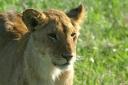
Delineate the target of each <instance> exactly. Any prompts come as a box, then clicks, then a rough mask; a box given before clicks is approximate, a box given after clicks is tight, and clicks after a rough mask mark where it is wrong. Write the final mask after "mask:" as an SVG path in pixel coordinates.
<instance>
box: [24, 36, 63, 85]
mask: <svg viewBox="0 0 128 85" xmlns="http://www.w3.org/2000/svg"><path fill="white" fill-rule="evenodd" d="M24 60H25V77H26V79H27V81H28V83H29V84H30V85H38V84H39V85H40V84H43V85H54V84H53V82H54V81H55V79H56V78H57V77H58V76H59V74H60V73H61V70H60V69H58V68H56V67H54V66H53V65H52V63H51V61H50V58H49V57H48V56H47V55H41V53H39V52H38V51H37V50H36V49H35V47H34V43H33V39H31V38H30V40H29V41H28V45H27V47H26V51H25V53H24Z"/></svg>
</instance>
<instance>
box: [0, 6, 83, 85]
mask: <svg viewBox="0 0 128 85" xmlns="http://www.w3.org/2000/svg"><path fill="white" fill-rule="evenodd" d="M76 9H77V10H76ZM73 10H74V11H75V12H73ZM73 10H72V11H70V13H67V14H66V13H64V12H63V11H58V10H49V11H45V12H39V11H37V10H34V9H27V10H25V11H24V12H23V13H20V14H18V13H16V12H6V13H0V85H73V76H74V69H73V63H74V61H75V58H76V57H75V56H76V43H77V38H78V35H79V24H80V21H81V20H82V17H83V13H84V11H82V10H83V7H82V6H79V7H78V8H75V9H73ZM79 10H81V11H79ZM71 12H73V13H76V14H75V15H73V16H72V15H71Z"/></svg>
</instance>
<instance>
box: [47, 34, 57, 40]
mask: <svg viewBox="0 0 128 85" xmlns="http://www.w3.org/2000/svg"><path fill="white" fill-rule="evenodd" d="M48 37H49V38H50V39H52V40H57V37H56V34H55V33H49V34H48Z"/></svg>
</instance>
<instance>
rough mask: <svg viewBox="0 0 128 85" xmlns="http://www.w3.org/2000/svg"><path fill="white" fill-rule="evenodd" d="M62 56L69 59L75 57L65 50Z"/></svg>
mask: <svg viewBox="0 0 128 85" xmlns="http://www.w3.org/2000/svg"><path fill="white" fill-rule="evenodd" d="M62 57H63V58H65V59H66V60H67V61H69V60H71V58H72V57H73V55H72V54H71V53H68V52H64V53H63V54H62Z"/></svg>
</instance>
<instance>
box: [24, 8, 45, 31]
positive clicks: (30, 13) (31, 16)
mask: <svg viewBox="0 0 128 85" xmlns="http://www.w3.org/2000/svg"><path fill="white" fill-rule="evenodd" d="M45 17H46V16H45V14H43V13H40V12H38V11H36V10H34V9H27V10H25V11H24V12H23V16H22V19H23V21H24V23H25V24H26V26H27V27H28V29H29V30H30V31H35V30H36V26H37V25H39V24H40V23H42V22H43V21H44V19H45Z"/></svg>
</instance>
